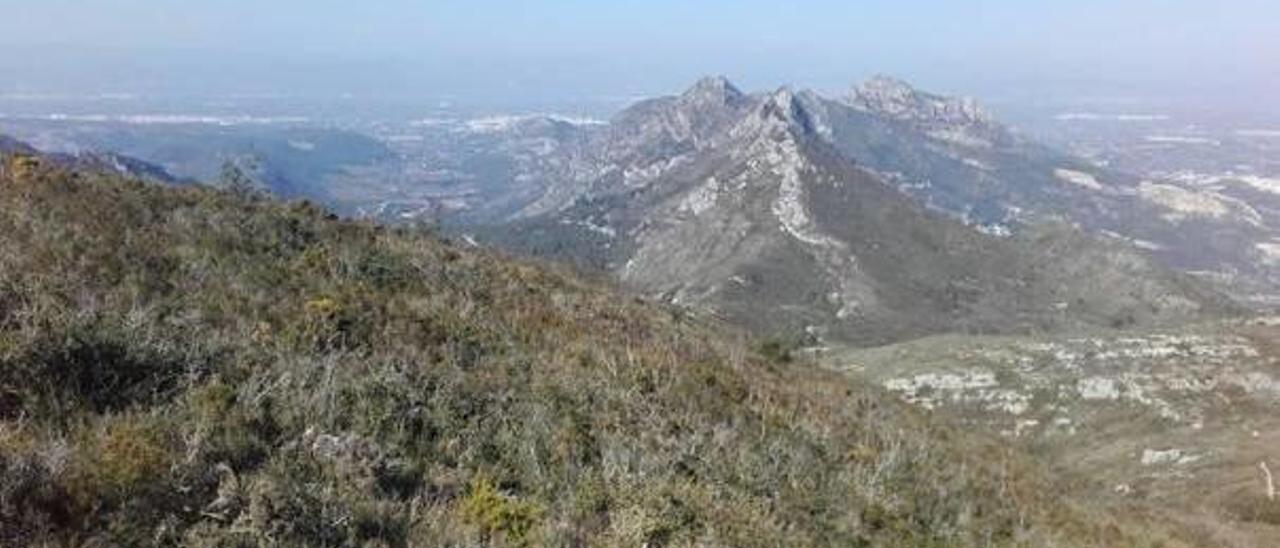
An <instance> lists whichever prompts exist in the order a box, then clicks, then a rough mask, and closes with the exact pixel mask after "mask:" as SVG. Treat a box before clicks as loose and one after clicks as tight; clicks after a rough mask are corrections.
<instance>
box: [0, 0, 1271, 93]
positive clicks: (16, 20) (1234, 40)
mask: <svg viewBox="0 0 1280 548" xmlns="http://www.w3.org/2000/svg"><path fill="white" fill-rule="evenodd" d="M0 13H2V14H3V17H0V47H3V48H4V50H6V51H7V52H8V53H7V54H5V55H0V70H3V71H4V73H5V76H0V91H5V90H13V89H15V88H16V89H25V90H41V89H42V88H57V87H76V88H85V87H96V88H99V89H100V90H107V91H129V89H128V88H130V87H142V88H149V89H188V87H206V88H209V89H215V88H216V89H218V90H219V91H227V90H231V91H243V92H251V93H273V92H279V93H288V92H299V91H308V90H317V91H324V92H330V91H351V92H355V93H363V92H377V91H382V92H393V91H394V92H397V93H423V94H440V95H449V94H462V95H465V94H477V95H481V94H483V95H490V96H493V97H505V96H517V97H518V96H521V95H528V96H554V95H579V96H606V95H611V94H612V95H618V96H625V95H634V94H649V93H655V92H662V91H674V90H676V89H678V88H680V87H682V86H684V85H686V84H688V83H689V82H690V81H692V79H693V78H695V77H696V76H698V75H700V74H708V73H721V74H726V75H728V76H730V77H731V78H734V79H735V80H737V81H739V82H741V83H742V84H743V85H744V86H745V87H748V88H764V87H774V86H778V85H782V84H784V83H794V84H798V85H802V86H811V87H818V88H834V87H843V86H846V85H848V84H850V83H852V82H854V81H856V80H858V79H861V78H862V77H865V76H867V75H868V74H870V73H873V72H888V73H893V74H897V75H902V76H905V77H908V78H911V79H913V80H916V81H919V82H922V83H924V84H926V85H929V86H931V87H935V88H940V89H943V90H958V91H966V92H975V93H980V94H990V93H995V92H997V91H999V90H1010V89H1019V90H1034V89H1066V90H1071V91H1073V92H1074V91H1075V89H1076V88H1079V89H1083V90H1089V89H1094V88H1095V86H1096V87H1097V89H1108V90H1112V89H1135V90H1139V89H1140V90H1152V89H1156V90H1159V89H1169V90H1172V91H1174V92H1177V93H1200V92H1203V93H1235V94H1237V95H1242V96H1250V95H1253V96H1257V94H1258V93H1261V92H1263V91H1268V92H1273V91H1276V90H1280V2H1277V1H1276V0H1219V1H1212V0H1195V1H1193V0H1164V1H1158V0H1070V1H1046V0H991V1H955V0H931V1H925V0H915V1H910V0H906V1H904V0H892V1H891V0H865V1H852V0H848V1H835V0H799V1H782V0H774V1H769V2H765V1H759V0H741V1H736V2H734V1H728V0H708V1H699V2H694V1H680V0H644V1H636V0H546V1H518V0H505V1H484V0H470V1H453V0H418V1H411V0H364V1H360V0H341V1H339V0H217V1H214V0H209V1H202V0H0ZM47 91H68V90H52V89H51V90H47ZM1099 93H1103V92H1099Z"/></svg>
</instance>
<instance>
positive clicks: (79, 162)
mask: <svg viewBox="0 0 1280 548" xmlns="http://www.w3.org/2000/svg"><path fill="white" fill-rule="evenodd" d="M0 154H4V155H14V154H21V155H27V156H37V155H38V156H39V157H40V158H41V159H42V160H43V161H46V162H51V163H53V164H55V165H58V166H61V167H64V168H67V169H73V170H79V171H89V172H97V173H113V174H116V175H123V176H126V177H137V178H141V179H147V180H151V181H156V182H162V183H171V184H176V183H181V182H186V181H182V180H180V179H179V178H177V177H174V176H173V175H171V174H169V172H167V171H165V170H164V168H162V167H160V166H157V165H155V164H151V163H149V162H144V161H142V160H139V159H137V158H131V157H129V156H123V155H120V154H116V153H112V152H90V151H85V152H78V153H75V154H67V153H64V154H47V153H43V152H41V151H38V150H36V148H35V147H32V146H31V145H29V144H27V143H24V142H22V141H19V140H17V139H14V138H12V137H8V136H5V135H0Z"/></svg>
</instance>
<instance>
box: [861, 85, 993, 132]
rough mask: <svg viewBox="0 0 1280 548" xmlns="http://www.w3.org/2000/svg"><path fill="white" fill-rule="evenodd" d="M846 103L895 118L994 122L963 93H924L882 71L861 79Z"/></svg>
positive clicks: (978, 123)
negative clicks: (950, 94) (860, 82)
mask: <svg viewBox="0 0 1280 548" xmlns="http://www.w3.org/2000/svg"><path fill="white" fill-rule="evenodd" d="M850 103H851V104H852V105H853V106H854V107H856V108H859V109H861V110H865V111H869V112H873V113H876V114H880V115H883V116H887V117H890V118H895V119H899V120H906V121H915V122H924V123H927V124H931V125H948V126H989V127H991V126H995V125H996V121H995V116H993V115H992V114H991V113H990V112H989V111H987V110H986V109H985V108H983V107H982V106H981V105H979V104H978V102H977V101H975V100H973V99H970V98H967V97H946V96H941V95H933V94H930V93H925V92H922V91H919V90H917V89H916V88H914V87H912V86H911V85H910V84H908V83H906V82H904V81H902V80H899V79H897V78H893V77H890V76H885V75H877V76H874V77H872V78H871V79H869V80H867V81H866V82H863V83H862V84H861V85H859V86H858V87H857V88H856V89H854V91H853V96H852V98H851V99H850Z"/></svg>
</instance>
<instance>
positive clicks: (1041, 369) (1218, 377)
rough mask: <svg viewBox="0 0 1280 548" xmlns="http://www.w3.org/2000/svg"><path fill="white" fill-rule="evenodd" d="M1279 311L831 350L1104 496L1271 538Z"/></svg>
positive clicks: (915, 400) (1210, 532)
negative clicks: (1146, 326) (1081, 331)
mask: <svg viewBox="0 0 1280 548" xmlns="http://www.w3.org/2000/svg"><path fill="white" fill-rule="evenodd" d="M1278 325H1280V322H1277V320H1276V319H1275V318H1264V319H1260V320H1250V321H1231V322H1221V323H1212V324H1204V325H1196V326H1188V327H1185V328H1181V329H1177V330H1159V331H1139V332H1131V333H1126V334H1124V335H1115V334H1108V333H1096V334H1090V335H1088V336H1082V337H1049V336H1042V337H1035V338H1015V337H957V336H946V337H937V338H926V339H921V340H917V341H911V342H908V343H904V344H900V345H892V346H888V347H883V348H876V349H869V350H850V351H836V352H833V353H832V354H831V355H830V356H829V358H830V364H831V365H832V366H834V367H836V368H838V369H841V370H845V371H848V372H850V373H851V374H852V375H854V376H855V377H857V378H860V379H867V380H870V381H872V382H875V383H877V384H880V385H882V386H884V387H885V388H887V389H889V390H891V391H893V392H895V393H896V394H898V395H899V397H901V398H902V399H903V400H904V401H907V402H910V403H912V404H914V405H917V406H919V407H921V408H923V409H928V410H931V412H933V413H937V414H939V415H944V416H947V417H951V418H954V419H956V420H959V421H961V422H963V423H964V424H966V425H967V426H968V427H970V428H973V429H974V430H975V431H984V430H985V431H987V432H993V433H1000V434H1001V435H1003V436H1004V437H1006V438H1007V439H1008V440H1009V443H1010V444H1011V445H1019V446H1024V447H1027V448H1029V450H1031V451H1032V452H1034V453H1035V454H1036V455H1037V457H1038V458H1040V459H1043V460H1044V461H1046V462H1050V463H1053V465H1054V466H1055V467H1058V468H1061V469H1066V470H1070V471H1071V472H1073V473H1077V474H1082V475H1087V476H1088V477H1090V478H1094V479H1096V480H1098V482H1099V485H1098V488H1099V489H1100V496H1109V495H1119V496H1121V497H1124V498H1127V499H1130V500H1142V501H1149V502H1152V503H1154V504H1158V505H1159V506H1160V507H1162V508H1165V509H1167V510H1169V511H1170V513H1171V514H1173V515H1177V516H1178V517H1179V519H1182V520H1184V521H1185V522H1186V523H1188V524H1190V525H1192V526H1193V527H1196V528H1198V529H1201V530H1203V531H1205V534H1206V538H1207V539H1208V540H1207V541H1206V543H1207V544H1211V545H1214V546H1240V547H1247V546H1269V545H1272V544H1274V543H1275V539H1277V538H1280V503H1277V502H1276V501H1270V500H1268V499H1267V496H1266V494H1267V483H1266V475H1265V473H1264V472H1263V470H1262V467H1264V466H1268V467H1275V466H1276V465H1277V463H1276V461H1275V460H1274V459H1275V458H1276V455H1277V452H1278V451H1280V437H1278V436H1277V435H1276V434H1277V432H1280V430H1277V426H1280V425H1278V424H1277V418H1276V417H1277V414H1276V411H1277V410H1278V409H1280V369H1278V368H1277V365H1280V352H1277V347H1276V345H1275V341H1276V340H1277V336H1280V331H1278V329H1277V326H1278Z"/></svg>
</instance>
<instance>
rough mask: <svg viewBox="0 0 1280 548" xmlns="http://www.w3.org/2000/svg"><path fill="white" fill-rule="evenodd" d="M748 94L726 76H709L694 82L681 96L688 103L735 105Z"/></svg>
mask: <svg viewBox="0 0 1280 548" xmlns="http://www.w3.org/2000/svg"><path fill="white" fill-rule="evenodd" d="M745 97H746V95H744V94H743V93H742V91H740V90H739V89H738V88H737V87H736V86H734V85H733V83H732V82H730V81H729V79H728V78H725V77H724V76H707V77H704V78H702V79H700V80H698V81H697V82H696V83H694V84H693V86H692V87H690V88H689V89H688V90H686V91H685V92H684V93H683V94H682V95H681V96H680V98H681V99H683V100H684V102H686V103H694V104H711V105H733V104H736V103H739V102H741V101H742V100H743V99H744V98H745Z"/></svg>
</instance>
